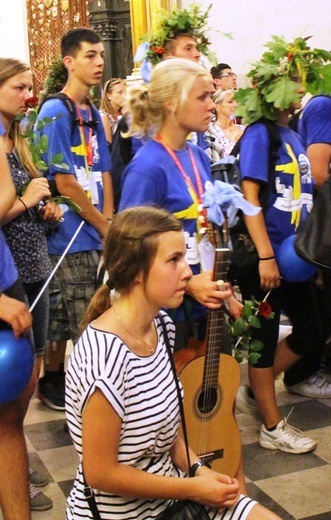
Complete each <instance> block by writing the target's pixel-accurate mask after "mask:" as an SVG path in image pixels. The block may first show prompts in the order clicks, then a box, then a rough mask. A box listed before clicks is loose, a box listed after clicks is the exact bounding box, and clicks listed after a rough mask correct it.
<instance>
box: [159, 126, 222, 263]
mask: <svg viewBox="0 0 331 520" xmlns="http://www.w3.org/2000/svg"><path fill="white" fill-rule="evenodd" d="M156 140H157V141H158V142H159V143H160V144H162V145H163V147H164V148H165V150H166V151H167V152H168V154H169V155H170V157H171V158H172V159H173V161H174V163H175V165H176V166H177V168H178V170H179V171H180V173H181V175H182V176H183V178H184V180H185V182H186V184H187V187H188V191H189V193H190V195H191V197H192V200H193V202H194V204H195V205H196V208H197V215H196V219H197V230H198V233H197V237H196V240H197V242H198V251H199V256H200V263H201V269H202V270H203V271H205V270H210V269H213V265H214V257H215V250H214V247H213V245H212V244H211V242H210V240H209V235H208V232H207V229H208V228H207V212H206V209H205V208H204V207H203V205H202V195H203V194H204V187H203V183H202V180H201V176H200V173H199V171H198V167H197V163H196V161H195V157H194V155H193V152H192V150H191V148H190V147H188V148H187V151H188V155H189V158H190V161H191V165H192V169H193V173H194V177H195V180H196V184H197V188H198V189H197V190H196V189H195V187H194V185H193V183H192V180H191V179H190V177H189V175H188V174H187V173H186V171H185V170H184V168H183V165H182V164H181V162H180V161H179V159H178V157H177V155H176V154H175V152H174V150H173V149H172V148H170V146H169V145H168V144H167V143H166V141H165V140H164V139H163V137H162V136H161V135H160V134H158V135H157V137H156Z"/></svg>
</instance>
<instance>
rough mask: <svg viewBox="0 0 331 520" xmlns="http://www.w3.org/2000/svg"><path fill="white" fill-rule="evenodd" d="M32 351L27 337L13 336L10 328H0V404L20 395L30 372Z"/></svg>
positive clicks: (32, 357) (32, 358)
mask: <svg viewBox="0 0 331 520" xmlns="http://www.w3.org/2000/svg"><path fill="white" fill-rule="evenodd" d="M33 365H34V353H33V350H32V347H31V345H30V342H29V341H28V339H27V338H15V336H14V333H13V331H12V330H0V404H5V403H10V401H13V400H14V399H16V397H18V396H19V395H21V393H22V392H23V390H24V389H25V388H26V386H27V384H28V382H29V381H30V377H31V374H32V369H33Z"/></svg>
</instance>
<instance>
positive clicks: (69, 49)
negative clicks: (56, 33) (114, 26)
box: [61, 27, 102, 58]
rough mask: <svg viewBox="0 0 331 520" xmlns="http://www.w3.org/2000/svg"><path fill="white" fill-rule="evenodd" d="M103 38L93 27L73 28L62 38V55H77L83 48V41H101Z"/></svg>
mask: <svg viewBox="0 0 331 520" xmlns="http://www.w3.org/2000/svg"><path fill="white" fill-rule="evenodd" d="M101 41H102V39H101V38H100V36H99V35H98V34H97V33H96V32H95V31H93V30H92V29H87V28H86V27H78V28H76V29H71V30H70V31H68V32H67V33H66V34H64V36H62V40H61V56H62V58H64V57H65V56H75V55H76V54H77V52H78V51H79V50H80V48H81V44H82V43H83V42H87V43H100V42H101Z"/></svg>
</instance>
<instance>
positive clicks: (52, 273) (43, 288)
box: [29, 220, 85, 312]
mask: <svg viewBox="0 0 331 520" xmlns="http://www.w3.org/2000/svg"><path fill="white" fill-rule="evenodd" d="M84 224H85V221H84V220H82V222H81V223H80V224H79V226H78V228H77V229H76V231H75V233H74V236H73V237H72V239H71V240H70V242H69V244H68V245H67V247H66V248H65V250H64V251H63V253H62V255H61V257H60V258H59V260H58V262H57V264H56V266H55V267H54V269H53V271H52V272H51V274H50V275H49V277H48V279H47V280H46V282H45V283H44V285H43V287H42V289H41V291H40V293H39V294H38V296H37V297H36V299H35V301H34V302H33V304H32V305H31V307H30V309H29V311H30V312H32V311H33V309H34V308H35V306H36V305H37V303H38V301H39V299H40V298H41V296H42V294H43V292H44V290H45V289H46V287H47V285H48V284H49V282H50V281H51V279H52V278H53V276H54V275H55V273H56V271H57V269H58V267H59V265H60V263H61V262H62V260H63V258H64V257H65V256H66V254H67V252H68V251H69V249H70V247H71V246H72V244H73V242H74V240H75V239H76V236H77V235H78V233H79V232H80V230H81V229H82V227H83V225H84Z"/></svg>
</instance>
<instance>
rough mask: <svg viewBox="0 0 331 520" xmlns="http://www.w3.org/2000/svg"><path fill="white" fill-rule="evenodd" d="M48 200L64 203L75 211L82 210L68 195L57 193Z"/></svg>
mask: <svg viewBox="0 0 331 520" xmlns="http://www.w3.org/2000/svg"><path fill="white" fill-rule="evenodd" d="M49 200H51V201H53V202H55V203H56V204H66V205H67V206H68V207H69V208H71V209H72V210H73V211H75V212H76V213H79V212H80V211H82V208H81V207H80V206H78V204H76V203H75V202H74V201H73V200H71V198H70V197H65V196H64V195H57V196H56V197H51V198H50V199H49Z"/></svg>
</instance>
